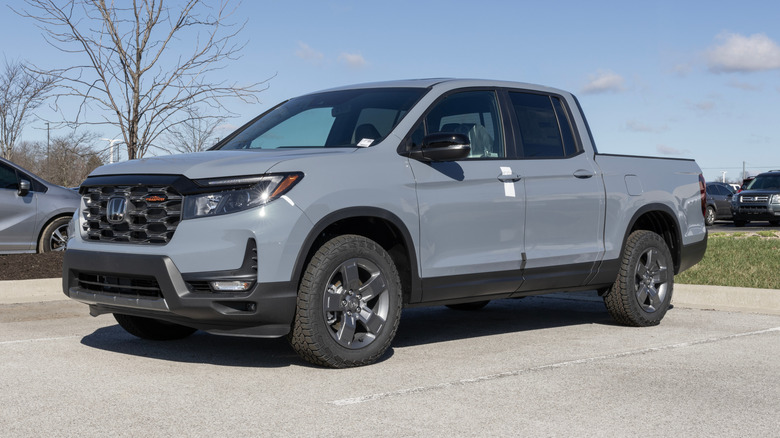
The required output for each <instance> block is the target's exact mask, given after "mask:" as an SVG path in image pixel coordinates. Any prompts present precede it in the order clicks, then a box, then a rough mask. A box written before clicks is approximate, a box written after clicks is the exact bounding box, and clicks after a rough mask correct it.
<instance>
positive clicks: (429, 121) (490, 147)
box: [412, 91, 506, 159]
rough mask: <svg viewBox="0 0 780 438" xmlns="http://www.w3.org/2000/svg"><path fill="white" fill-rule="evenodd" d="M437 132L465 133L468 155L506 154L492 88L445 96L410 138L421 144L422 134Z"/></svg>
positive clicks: (479, 157) (501, 155)
mask: <svg viewBox="0 0 780 438" xmlns="http://www.w3.org/2000/svg"><path fill="white" fill-rule="evenodd" d="M437 132H446V133H457V134H464V135H466V136H468V138H469V142H470V143H471V153H469V156H468V158H469V159H490V158H504V157H506V152H505V148H504V136H503V130H502V127H501V117H500V114H499V112H498V104H497V101H496V94H495V93H494V92H492V91H465V92H461V93H456V94H452V95H450V96H447V97H446V98H445V99H444V100H442V101H441V102H439V103H438V104H436V106H435V107H433V109H431V110H430V112H429V113H428V115H427V116H426V117H425V123H424V124H422V125H421V126H419V127H418V128H417V129H416V130H415V131H414V132H413V133H412V141H413V143H415V144H420V143H421V142H422V137H423V136H424V135H427V134H433V133H437Z"/></svg>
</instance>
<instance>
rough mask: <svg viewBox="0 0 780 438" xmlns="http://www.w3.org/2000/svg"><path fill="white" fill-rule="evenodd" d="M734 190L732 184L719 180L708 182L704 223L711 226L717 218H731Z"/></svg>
mask: <svg viewBox="0 0 780 438" xmlns="http://www.w3.org/2000/svg"><path fill="white" fill-rule="evenodd" d="M733 196H734V190H733V189H732V188H731V186H730V185H728V184H726V183H719V182H709V183H707V212H706V214H705V216H704V223H705V224H706V225H707V226H709V225H712V224H713V223H715V220H716V219H727V220H731V199H732V197H733Z"/></svg>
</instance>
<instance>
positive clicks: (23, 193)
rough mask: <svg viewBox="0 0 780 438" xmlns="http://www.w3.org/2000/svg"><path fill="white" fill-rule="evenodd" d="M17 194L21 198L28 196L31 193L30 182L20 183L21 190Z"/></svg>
mask: <svg viewBox="0 0 780 438" xmlns="http://www.w3.org/2000/svg"><path fill="white" fill-rule="evenodd" d="M16 193H18V194H19V196H21V197H23V198H24V197H25V196H27V194H28V193H30V181H27V180H26V179H23V180H20V181H19V189H18V190H17V191H16Z"/></svg>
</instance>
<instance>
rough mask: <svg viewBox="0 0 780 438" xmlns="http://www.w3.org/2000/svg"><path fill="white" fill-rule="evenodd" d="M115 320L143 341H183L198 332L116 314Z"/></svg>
mask: <svg viewBox="0 0 780 438" xmlns="http://www.w3.org/2000/svg"><path fill="white" fill-rule="evenodd" d="M114 319H116V322H118V323H119V325H120V326H121V327H122V328H123V329H125V330H126V331H127V332H128V333H130V334H131V335H134V336H138V337H139V338H141V339H151V340H153V341H170V340H173V339H182V338H186V337H187V336H189V335H191V334H193V333H195V331H196V330H195V329H194V328H192V327H185V326H183V325H179V324H174V323H172V322H166V321H160V320H159V319H152V318H143V317H140V316H131V315H122V314H119V313H115V314H114Z"/></svg>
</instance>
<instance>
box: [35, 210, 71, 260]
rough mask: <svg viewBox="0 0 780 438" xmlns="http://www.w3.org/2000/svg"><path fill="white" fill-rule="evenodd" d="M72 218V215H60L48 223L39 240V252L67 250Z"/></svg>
mask: <svg viewBox="0 0 780 438" xmlns="http://www.w3.org/2000/svg"><path fill="white" fill-rule="evenodd" d="M70 219H71V218H70V217H58V218H57V219H54V220H53V221H51V222H50V223H49V224H48V225H46V228H44V229H43V233H41V238H40V240H38V252H50V251H65V247H66V246H67V244H68V223H70Z"/></svg>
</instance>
